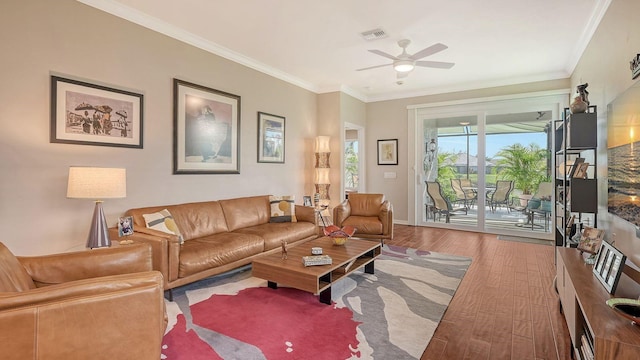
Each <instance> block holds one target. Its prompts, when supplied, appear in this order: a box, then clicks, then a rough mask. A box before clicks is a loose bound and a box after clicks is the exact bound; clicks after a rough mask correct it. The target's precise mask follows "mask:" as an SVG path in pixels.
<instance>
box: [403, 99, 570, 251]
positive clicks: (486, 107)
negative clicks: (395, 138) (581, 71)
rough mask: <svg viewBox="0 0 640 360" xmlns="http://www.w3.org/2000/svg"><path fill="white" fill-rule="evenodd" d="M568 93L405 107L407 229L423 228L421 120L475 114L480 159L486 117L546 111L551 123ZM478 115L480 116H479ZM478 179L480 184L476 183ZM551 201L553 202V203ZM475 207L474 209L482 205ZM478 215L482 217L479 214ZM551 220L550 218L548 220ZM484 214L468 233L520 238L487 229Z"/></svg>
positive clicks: (481, 168) (481, 167) (482, 182)
mask: <svg viewBox="0 0 640 360" xmlns="http://www.w3.org/2000/svg"><path fill="white" fill-rule="evenodd" d="M570 95H571V90H570V89H560V90H550V91H541V92H534V93H523V94H513V95H506V96H494V97H487V98H476V99H467V100H456V101H447V102H439V103H431V104H419V105H410V106H407V112H408V114H407V115H408V116H407V120H408V124H407V125H408V126H407V128H408V137H407V139H408V144H407V145H408V146H407V148H408V162H409V164H410V166H409V167H408V169H407V170H408V174H407V178H408V184H407V196H408V198H407V204H408V208H407V210H408V223H409V225H414V226H415V225H417V226H425V224H424V222H423V221H422V214H423V209H422V207H423V201H422V200H419V199H421V198H422V196H423V195H422V194H424V187H425V185H424V176H423V175H422V171H421V170H420V169H421V166H422V160H423V158H422V152H421V151H422V147H423V145H422V144H423V141H424V140H423V127H422V122H423V120H424V119H425V118H433V117H435V116H439V117H450V116H454V114H479V118H478V147H479V148H478V158H481V159H484V156H485V152H486V146H485V140H486V137H485V122H486V116H487V115H494V114H505V113H509V111H514V110H515V111H520V112H521V111H527V110H528V109H534V108H535V109H541V108H543V109H549V110H551V111H552V116H551V118H552V119H554V120H555V119H561V117H562V111H563V110H564V108H566V107H568V106H569V100H570ZM480 114H481V115H480ZM551 158H552V164H551V166H552V168H555V160H554V157H553V156H552V157H551ZM484 170H485V164H484V161H482V164H481V165H480V164H479V166H478V172H480V171H482V172H483V176H479V177H478V179H479V180H478V187H481V186H482V187H484V186H485V179H484ZM480 179H481V180H480ZM554 200H555V199H554ZM482 202H483V204H480V203H478V207H480V206H482V205H484V200H482ZM481 213H482V214H481ZM552 219H553V217H552ZM484 220H485V217H484V213H483V212H481V211H479V212H478V223H477V226H476V227H473V230H472V231H479V232H484V233H495V234H504V235H514V236H523V233H522V232H521V231H517V230H514V231H509V230H499V229H487V228H486V226H485V224H484V222H485V221H484ZM426 226H432V227H444V228H453V229H456V228H460V227H459V226H456V225H451V224H445V223H442V224H438V223H429V224H428V225H426ZM550 226H551V229H554V228H555V224H551V225H550ZM469 228H470V227H468V226H465V227H462V228H461V229H462V230H469ZM553 235H554V234H553V232H550V233H548V234H545V236H544V238H545V239H546V238H547V237H548V238H549V239H553V238H554V236H553Z"/></svg>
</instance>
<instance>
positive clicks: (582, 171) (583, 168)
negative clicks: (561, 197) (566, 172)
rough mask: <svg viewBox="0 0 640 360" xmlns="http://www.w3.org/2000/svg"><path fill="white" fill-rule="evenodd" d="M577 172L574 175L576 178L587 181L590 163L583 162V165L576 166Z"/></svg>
mask: <svg viewBox="0 0 640 360" xmlns="http://www.w3.org/2000/svg"><path fill="white" fill-rule="evenodd" d="M575 167H576V172H575V173H574V174H573V177H574V178H579V179H586V178H587V170H588V169H589V163H587V162H583V163H581V164H578V165H575Z"/></svg>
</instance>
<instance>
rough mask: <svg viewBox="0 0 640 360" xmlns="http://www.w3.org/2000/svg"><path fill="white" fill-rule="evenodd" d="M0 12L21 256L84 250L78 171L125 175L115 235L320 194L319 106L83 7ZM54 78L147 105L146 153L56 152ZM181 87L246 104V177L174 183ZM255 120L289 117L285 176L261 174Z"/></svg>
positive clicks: (26, 2)
mask: <svg viewBox="0 0 640 360" xmlns="http://www.w3.org/2000/svg"><path fill="white" fill-rule="evenodd" d="M1 7H2V10H1V11H0V47H1V50H0V52H1V53H2V57H1V59H2V60H1V62H2V64H1V67H0V68H1V69H2V76H1V78H2V82H1V83H0V99H2V106H0V126H1V127H2V132H0V154H1V158H0V171H1V175H0V218H1V219H2V224H3V232H2V237H1V239H0V241H2V242H3V243H5V244H6V245H7V246H8V247H9V248H10V249H11V250H12V251H14V252H15V253H16V254H20V255H31V254H44V253H52V252H57V251H65V250H68V249H77V248H79V249H81V248H82V247H83V244H84V243H85V241H86V236H87V233H88V228H89V224H90V221H91V214H92V212H93V207H94V204H93V202H91V201H88V200H87V201H85V200H77V199H67V198H66V182H67V173H68V168H69V166H70V165H80V166H89V165H91V166H104V167H125V168H127V187H128V189H127V190H128V191H127V198H125V199H114V200H107V201H105V203H104V209H105V212H106V215H107V221H108V223H109V224H110V225H114V224H115V223H116V220H117V217H118V216H120V215H121V214H122V213H123V212H124V211H125V210H126V209H128V208H132V207H139V206H146V205H162V204H172V203H179V202H188V201H199V200H212V199H224V198H231V197H237V196H244V195H257V194H276V195H279V194H291V195H295V196H297V197H298V198H299V199H301V198H302V195H305V194H309V193H311V192H312V191H313V190H312V185H311V184H312V183H313V181H312V174H313V157H312V151H313V150H312V149H313V138H314V137H315V136H316V116H317V114H316V101H317V96H316V94H314V93H312V92H309V91H306V90H303V89H301V88H299V87H296V86H293V85H291V84H289V83H286V82H283V81H280V80H277V79H274V78H272V77H270V76H267V75H265V74H263V73H260V72H257V71H254V70H251V69H249V68H246V67H244V66H242V65H239V64H237V63H233V62H231V61H228V60H225V59H223V58H220V57H218V56H215V55H212V54H210V53H208V52H205V51H203V50H200V49H197V48H195V47H192V46H189V45H186V44H184V43H181V42H178V41H176V40H173V39H170V38H168V37H166V36H164V35H161V34H158V33H155V32H152V31H150V30H147V29H145V28H142V27H140V26H137V25H135V24H132V23H129V22H127V21H125V20H122V19H119V18H116V17H114V16H111V15H109V14H106V13H103V12H101V11H99V10H96V9H94V8H91V7H88V6H85V5H83V4H80V3H78V2H76V1H72V0H60V1H49V0H5V1H3V2H2V5H1ZM51 73H58V74H64V75H68V76H72V77H77V78H81V79H87V80H90V81H92V82H97V83H102V84H106V85H111V86H117V87H123V88H127V89H129V90H133V91H136V92H140V93H143V94H144V101H145V105H144V149H125V148H115V147H104V146H84V145H68V144H52V143H50V142H49V119H50V117H49V96H50V94H49V93H50V91H49V84H50V74H51ZM173 78H179V79H182V80H186V81H189V82H194V83H197V84H201V85H204V86H207V87H210V88H214V89H218V90H222V91H225V92H229V93H232V94H236V95H240V96H241V97H242V100H241V101H242V103H241V105H242V107H241V111H242V112H241V129H240V141H241V147H242V149H241V153H240V154H241V155H240V166H241V170H240V174H239V175H172V163H173V160H172V159H173V145H172V144H173V133H172V129H173V115H172V112H173V93H172V80H173ZM258 111H264V112H268V113H272V114H277V115H280V116H284V117H286V159H285V164H258V163H257V112H258ZM336 121H337V120H336ZM301 154H304V155H303V156H300V155H301Z"/></svg>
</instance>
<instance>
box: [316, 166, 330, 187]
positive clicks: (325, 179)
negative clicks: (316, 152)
mask: <svg viewBox="0 0 640 360" xmlns="http://www.w3.org/2000/svg"><path fill="white" fill-rule="evenodd" d="M330 170H331V169H327V168H320V169H316V182H315V183H316V184H330V183H331V182H329V171H330Z"/></svg>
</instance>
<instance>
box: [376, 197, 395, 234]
mask: <svg viewBox="0 0 640 360" xmlns="http://www.w3.org/2000/svg"><path fill="white" fill-rule="evenodd" d="M378 219H380V222H382V235H388V236H390V238H391V239H393V205H391V203H390V202H389V200H385V201H384V202H383V203H382V204H381V205H380V213H379V214H378Z"/></svg>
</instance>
